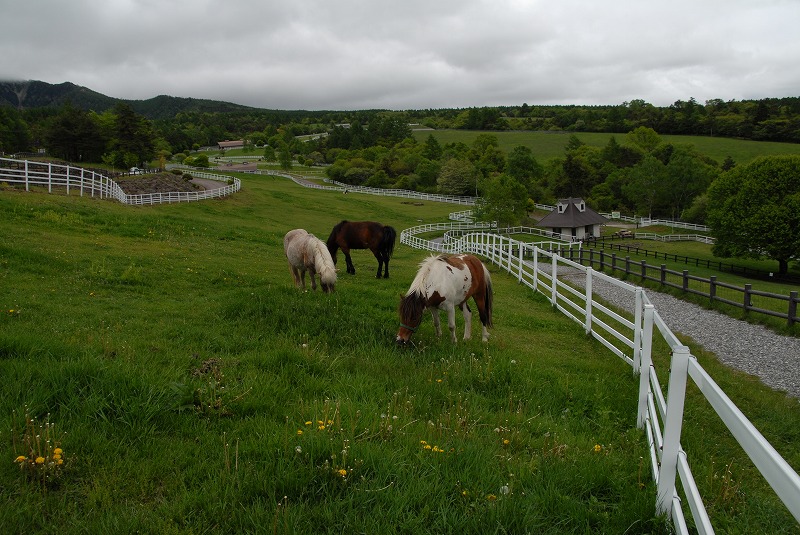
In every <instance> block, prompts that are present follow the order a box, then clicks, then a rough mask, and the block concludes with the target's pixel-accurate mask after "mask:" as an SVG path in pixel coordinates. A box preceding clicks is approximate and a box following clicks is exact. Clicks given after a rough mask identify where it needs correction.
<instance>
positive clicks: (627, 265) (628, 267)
mask: <svg viewBox="0 0 800 535" xmlns="http://www.w3.org/2000/svg"><path fill="white" fill-rule="evenodd" d="M630 274H631V257H630V256H626V257H625V275H630Z"/></svg>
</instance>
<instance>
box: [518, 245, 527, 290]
mask: <svg viewBox="0 0 800 535" xmlns="http://www.w3.org/2000/svg"><path fill="white" fill-rule="evenodd" d="M524 250H525V244H524V243H523V242H521V241H520V242H519V256H518V257H517V261H518V262H519V269H518V271H517V282H522V262H523V261H524V260H525V253H524V252H523V251H524Z"/></svg>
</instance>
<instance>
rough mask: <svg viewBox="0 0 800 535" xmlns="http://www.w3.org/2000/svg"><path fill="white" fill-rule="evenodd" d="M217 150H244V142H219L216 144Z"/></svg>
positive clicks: (239, 140) (241, 140)
mask: <svg viewBox="0 0 800 535" xmlns="http://www.w3.org/2000/svg"><path fill="white" fill-rule="evenodd" d="M217 148H219V150H229V149H243V148H244V140H243V139H237V140H233V141H230V140H228V141H219V142H217Z"/></svg>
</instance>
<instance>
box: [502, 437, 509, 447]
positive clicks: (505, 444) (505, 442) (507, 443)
mask: <svg viewBox="0 0 800 535" xmlns="http://www.w3.org/2000/svg"><path fill="white" fill-rule="evenodd" d="M509 444H511V441H510V440H508V439H507V438H504V439H503V446H508V445H509Z"/></svg>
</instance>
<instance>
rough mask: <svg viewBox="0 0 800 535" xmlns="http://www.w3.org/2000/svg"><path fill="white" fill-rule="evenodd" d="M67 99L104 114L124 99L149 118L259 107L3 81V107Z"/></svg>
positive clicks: (37, 105)
mask: <svg viewBox="0 0 800 535" xmlns="http://www.w3.org/2000/svg"><path fill="white" fill-rule="evenodd" d="M66 102H71V103H72V105H73V106H75V107H76V108H80V109H82V110H86V111H89V110H93V111H95V112H97V113H103V112H104V111H106V110H108V109H110V108H113V107H114V106H115V105H116V104H117V103H119V102H124V103H126V104H128V105H129V106H130V107H131V108H132V109H133V110H134V111H135V112H136V113H138V114H139V115H143V116H144V117H147V118H148V119H171V118H172V117H175V115H176V114H178V113H181V112H186V111H200V112H232V111H248V110H253V109H255V108H251V107H248V106H242V105H239V104H232V103H230V102H222V101H217V100H205V99H196V98H180V97H170V96H167V95H159V96H157V97H154V98H151V99H147V100H125V99H118V98H113V97H108V96H106V95H103V94H101V93H98V92H96V91H92V90H91V89H88V88H86V87H82V86H79V85H75V84H73V83H70V82H64V83H61V84H48V83H47V82H39V81H36V80H28V81H0V106H13V107H14V108H17V109H28V108H48V107H60V106H61V105H63V104H65V103H66Z"/></svg>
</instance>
